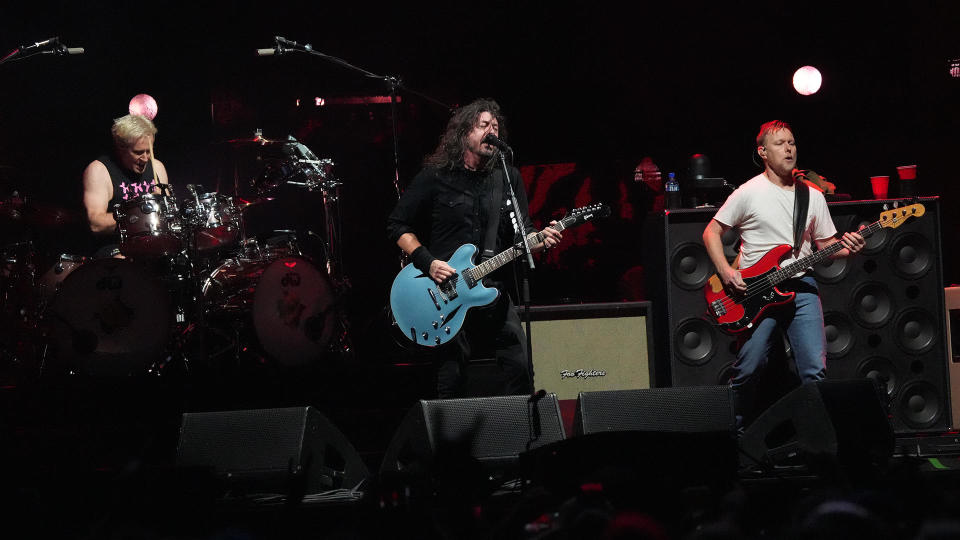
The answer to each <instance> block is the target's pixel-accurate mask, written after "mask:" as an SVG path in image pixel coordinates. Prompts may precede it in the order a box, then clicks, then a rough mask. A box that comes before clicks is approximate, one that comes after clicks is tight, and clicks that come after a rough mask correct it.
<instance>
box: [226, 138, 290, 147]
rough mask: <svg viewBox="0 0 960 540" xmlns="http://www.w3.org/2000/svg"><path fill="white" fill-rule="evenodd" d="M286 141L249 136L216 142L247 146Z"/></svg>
mask: <svg viewBox="0 0 960 540" xmlns="http://www.w3.org/2000/svg"><path fill="white" fill-rule="evenodd" d="M284 142H286V141H278V140H275V139H265V138H263V137H250V138H240V139H227V140H225V141H219V143H217V144H229V145H231V146H237V147H247V146H266V145H268V144H280V143H284Z"/></svg>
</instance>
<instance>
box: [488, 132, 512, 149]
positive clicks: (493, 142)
mask: <svg viewBox="0 0 960 540" xmlns="http://www.w3.org/2000/svg"><path fill="white" fill-rule="evenodd" d="M483 142H484V143H485V144H489V145H490V146H493V147H496V148H499V149H500V150H503V151H504V152H507V153H508V154H512V153H513V150H511V149H510V147H509V146H508V145H507V143H505V142H503V141H502V140H500V137H497V136H496V135H494V134H493V133H487V136H486V137H484V138H483Z"/></svg>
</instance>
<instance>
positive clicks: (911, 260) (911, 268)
mask: <svg viewBox="0 0 960 540" xmlns="http://www.w3.org/2000/svg"><path fill="white" fill-rule="evenodd" d="M891 256H892V257H893V268H894V270H896V272H897V273H898V274H900V275H901V276H902V277H904V278H907V279H917V278H919V277H921V276H923V275H924V274H926V273H927V272H928V271H930V268H931V267H932V266H933V262H934V257H933V250H932V249H931V248H930V241H929V240H927V238H926V237H925V236H923V235H921V234H916V233H909V234H904V235H902V236H901V237H899V238H897V240H896V241H895V242H894V243H893V248H892V249H891Z"/></svg>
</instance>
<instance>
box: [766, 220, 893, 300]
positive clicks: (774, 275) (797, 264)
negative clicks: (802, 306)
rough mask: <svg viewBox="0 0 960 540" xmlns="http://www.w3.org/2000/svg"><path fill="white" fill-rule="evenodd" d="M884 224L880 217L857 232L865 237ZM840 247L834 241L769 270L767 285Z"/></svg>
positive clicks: (820, 260) (774, 283)
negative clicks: (776, 268)
mask: <svg viewBox="0 0 960 540" xmlns="http://www.w3.org/2000/svg"><path fill="white" fill-rule="evenodd" d="M906 217H909V214H907V215H906ZM900 219H902V218H901V217H900V216H896V215H895V216H894V217H893V218H891V221H892V222H893V223H896V222H897V221H899V220H900ZM885 226H890V225H889V224H887V223H885V222H884V221H883V220H882V219H881V220H878V221H875V222H873V223H871V224H870V225H868V226H866V227H864V228H862V229H860V230H859V231H857V232H859V233H860V234H861V235H862V236H863V237H864V238H866V237H868V236H870V235H872V234H873V233H875V232H877V231H879V230H880V229H882V228H884V227H885ZM841 249H843V244H841V243H840V242H834V243H832V244H830V245H829V246H827V247H825V248H823V249H820V250H817V251H816V252H815V253H813V254H812V255H808V256H806V257H804V258H802V259H798V260H796V261H794V262H792V263H790V264H788V265H786V266H784V267H782V268H780V269H778V270H776V271H774V272H771V273H770V274H769V275H767V277H766V279H767V281H769V286H771V287H772V286H774V285H776V284H778V283H780V282H781V281H783V280H785V279H788V278H790V277H793V276H795V275H797V274H799V273H800V272H802V271H804V270H806V269H807V268H809V267H811V266H814V265H816V264H820V263H821V262H823V261H825V260H827V259H828V258H829V257H830V256H831V255H833V254H835V253H836V252H838V251H840V250H841Z"/></svg>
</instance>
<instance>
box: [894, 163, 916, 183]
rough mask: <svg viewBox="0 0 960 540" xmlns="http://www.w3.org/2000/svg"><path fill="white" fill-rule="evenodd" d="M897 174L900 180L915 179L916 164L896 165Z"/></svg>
mask: <svg viewBox="0 0 960 540" xmlns="http://www.w3.org/2000/svg"><path fill="white" fill-rule="evenodd" d="M897 176H899V177H900V179H901V180H916V179H917V166H916V165H902V166H900V167H897Z"/></svg>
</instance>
